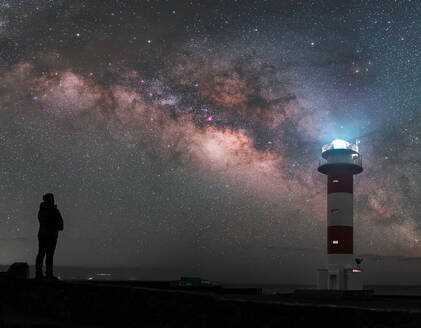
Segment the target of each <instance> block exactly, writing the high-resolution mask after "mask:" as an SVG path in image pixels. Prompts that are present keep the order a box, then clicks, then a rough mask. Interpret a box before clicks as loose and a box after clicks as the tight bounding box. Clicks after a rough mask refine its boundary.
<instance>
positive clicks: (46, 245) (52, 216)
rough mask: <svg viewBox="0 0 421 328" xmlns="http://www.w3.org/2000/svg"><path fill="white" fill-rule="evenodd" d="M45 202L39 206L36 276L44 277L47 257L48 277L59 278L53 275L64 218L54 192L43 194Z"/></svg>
mask: <svg viewBox="0 0 421 328" xmlns="http://www.w3.org/2000/svg"><path fill="white" fill-rule="evenodd" d="M42 199H43V202H42V203H41V204H40V206H39V212H38V220H39V231H38V255H37V259H36V265H35V267H36V276H35V278H37V279H41V278H43V277H44V276H43V272H42V266H43V262H44V258H45V257H46V259H45V266H46V277H47V278H50V279H57V278H56V277H54V275H53V257H54V251H55V249H56V244H57V238H58V232H59V231H61V230H63V218H62V217H61V214H60V211H59V210H58V208H57V205H56V204H55V203H54V195H53V194H51V193H50V194H45V195H44V196H42Z"/></svg>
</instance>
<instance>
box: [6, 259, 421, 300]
mask: <svg viewBox="0 0 421 328" xmlns="http://www.w3.org/2000/svg"><path fill="white" fill-rule="evenodd" d="M7 269H8V266H7V265H1V264H0V272H1V271H3V272H4V271H7ZM34 271H35V270H34V267H33V266H31V267H30V276H31V277H32V276H33V275H34ZM164 271H165V270H162V269H141V268H115V267H113V268H86V267H67V266H57V267H56V273H57V275H58V276H61V277H62V279H65V280H119V281H122V280H123V281H124V280H127V281H136V280H140V281H145V280H149V281H150V280H160V281H169V280H177V279H178V278H179V277H178V278H176V277H172V275H171V276H168V275H167V274H163V272H164ZM150 277H154V278H155V279H148V278H150ZM220 284H221V285H222V286H225V287H257V288H262V289H263V293H264V294H266V295H272V294H275V293H281V294H287V293H292V292H293V291H294V290H295V289H315V288H316V285H309V284H308V285H306V284H264V283H261V284H258V283H256V284H237V283H228V282H220ZM364 288H365V289H373V290H374V293H375V294H376V295H405V296H421V285H370V284H367V285H364Z"/></svg>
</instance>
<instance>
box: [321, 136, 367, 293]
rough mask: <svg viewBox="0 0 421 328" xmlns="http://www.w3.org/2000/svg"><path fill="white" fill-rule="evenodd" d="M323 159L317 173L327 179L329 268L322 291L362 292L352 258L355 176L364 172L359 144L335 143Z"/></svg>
mask: <svg viewBox="0 0 421 328" xmlns="http://www.w3.org/2000/svg"><path fill="white" fill-rule="evenodd" d="M322 157H323V160H321V162H320V165H319V167H318V170H319V172H321V173H323V174H326V175H327V264H328V268H327V270H324V271H325V273H322V275H321V276H320V272H319V288H322V289H361V284H360V283H359V282H358V279H359V276H360V275H358V277H356V273H357V272H358V273H359V272H360V271H359V270H356V269H354V256H353V249H354V247H353V246H354V245H353V244H354V243H353V176H354V174H358V173H361V172H362V171H363V168H362V164H361V156H360V154H359V152H358V142H357V144H351V143H349V142H347V141H345V140H340V139H336V140H334V141H332V142H331V143H330V144H327V145H324V146H323V147H322ZM319 271H320V270H319ZM321 271H323V270H321Z"/></svg>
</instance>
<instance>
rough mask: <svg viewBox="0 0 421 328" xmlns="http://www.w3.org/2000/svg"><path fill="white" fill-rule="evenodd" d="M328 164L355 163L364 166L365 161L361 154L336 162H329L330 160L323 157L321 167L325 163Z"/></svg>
mask: <svg viewBox="0 0 421 328" xmlns="http://www.w3.org/2000/svg"><path fill="white" fill-rule="evenodd" d="M326 164H354V165H358V166H361V167H362V166H363V161H362V156H361V155H358V156H354V157H351V158H350V159H349V160H347V161H343V162H336V161H335V162H328V160H327V159H325V158H321V159H320V160H319V167H320V166H323V165H326Z"/></svg>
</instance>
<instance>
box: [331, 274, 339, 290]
mask: <svg viewBox="0 0 421 328" xmlns="http://www.w3.org/2000/svg"><path fill="white" fill-rule="evenodd" d="M329 289H338V276H337V275H336V274H330V275H329Z"/></svg>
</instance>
